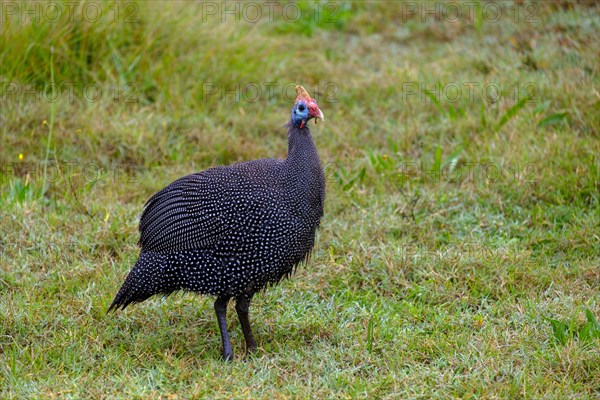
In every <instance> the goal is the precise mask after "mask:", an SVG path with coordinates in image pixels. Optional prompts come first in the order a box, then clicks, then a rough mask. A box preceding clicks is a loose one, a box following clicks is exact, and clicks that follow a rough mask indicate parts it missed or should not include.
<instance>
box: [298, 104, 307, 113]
mask: <svg viewBox="0 0 600 400" xmlns="http://www.w3.org/2000/svg"><path fill="white" fill-rule="evenodd" d="M305 109H306V107H304V105H302V104H300V105H299V106H298V110H299V111H304V110H305Z"/></svg>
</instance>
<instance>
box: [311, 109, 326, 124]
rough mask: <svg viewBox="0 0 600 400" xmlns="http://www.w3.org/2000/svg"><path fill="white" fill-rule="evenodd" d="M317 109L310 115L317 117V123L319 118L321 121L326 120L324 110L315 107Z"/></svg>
mask: <svg viewBox="0 0 600 400" xmlns="http://www.w3.org/2000/svg"><path fill="white" fill-rule="evenodd" d="M315 108H316V110H313V111H312V112H311V113H310V116H311V117H313V118H314V119H315V125H316V124H317V120H319V119H321V121H325V116H323V112H322V111H321V110H319V107H315Z"/></svg>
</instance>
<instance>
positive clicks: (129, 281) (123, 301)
mask: <svg viewBox="0 0 600 400" xmlns="http://www.w3.org/2000/svg"><path fill="white" fill-rule="evenodd" d="M169 264H170V263H169V258H168V256H166V255H163V254H158V253H151V252H147V253H141V254H140V257H139V259H138V260H137V262H136V263H135V265H134V266H133V268H132V269H131V271H130V272H129V275H127V278H126V279H125V283H123V286H121V289H119V292H118V293H117V295H116V296H115V299H114V300H113V302H112V304H111V305H110V307H109V308H108V311H107V312H110V311H113V310H114V311H116V310H118V309H119V308H120V309H122V310H123V309H125V307H127V306H128V305H129V304H132V303H139V302H142V301H144V300H146V299H147V298H149V297H150V296H153V295H155V294H159V293H162V294H164V295H168V294H170V293H172V292H173V291H175V290H177V288H176V287H171V285H169V284H168V282H167V281H168V280H165V279H164V278H163V277H164V271H165V269H166V268H169Z"/></svg>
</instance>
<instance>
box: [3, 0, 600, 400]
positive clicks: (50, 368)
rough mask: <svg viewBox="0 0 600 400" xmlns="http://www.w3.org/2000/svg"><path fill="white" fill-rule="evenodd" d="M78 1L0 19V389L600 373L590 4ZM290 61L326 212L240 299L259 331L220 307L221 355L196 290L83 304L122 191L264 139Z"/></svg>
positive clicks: (113, 287) (285, 103)
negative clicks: (263, 281) (247, 13)
mask: <svg viewBox="0 0 600 400" xmlns="http://www.w3.org/2000/svg"><path fill="white" fill-rule="evenodd" d="M19 4H20V3H19ZM86 4H99V3H94V2H85V3H80V4H79V5H78V6H77V7H76V8H75V17H74V18H72V20H70V21H62V22H60V23H50V22H48V21H44V20H43V19H42V20H41V21H40V22H37V23H36V22H31V21H28V20H26V21H25V22H22V21H21V20H20V19H19V18H18V17H14V16H9V17H8V20H7V21H6V22H4V23H3V24H2V25H0V29H2V34H1V35H0V49H1V50H0V81H1V82H2V85H3V87H2V88H1V89H2V93H0V95H2V98H1V109H0V163H1V164H0V165H1V166H2V169H1V170H0V210H1V211H0V215H1V218H0V397H2V398H23V399H25V398H56V397H58V398H77V399H78V398H128V399H129V398H165V399H175V398H274V399H279V398H281V399H283V398H336V399H337V398H388V399H395V398H440V399H441V398H443V399H445V398H527V399H529V398H536V399H537V398H548V399H558V398H578V399H579V398H581V399H584V398H585V399H587V398H597V397H599V396H600V339H599V338H598V324H597V320H598V319H600V298H599V288H600V267H599V266H600V236H599V235H600V204H599V195H598V193H599V192H600V159H599V156H598V154H600V96H599V95H598V93H599V92H600V75H599V73H600V71H599V65H598V59H599V57H600V48H599V46H598V41H597V34H598V31H599V30H600V22H599V21H600V12H599V8H598V7H597V6H595V5H594V3H593V2H591V3H590V2H580V3H577V4H576V3H570V2H566V1H561V2H554V3H551V2H540V3H534V5H533V8H532V10H533V11H534V17H535V21H536V22H524V21H523V20H521V21H516V22H515V20H514V18H513V15H512V14H511V15H509V14H506V15H503V16H502V18H501V19H500V20H499V21H497V22H490V21H487V20H485V19H484V18H483V16H482V15H483V14H482V13H481V12H480V11H481V9H478V10H479V11H478V12H477V13H475V14H474V15H475V16H474V19H473V20H472V21H471V20H468V19H467V18H463V19H462V20H459V21H457V22H455V23H448V21H445V22H444V21H442V22H438V23H436V22H434V21H432V20H431V19H429V20H427V21H425V22H423V21H422V20H421V19H420V16H418V15H417V16H415V15H409V14H407V10H406V8H403V7H402V6H401V4H400V3H391V2H369V3H357V2H352V3H343V4H342V3H332V4H334V5H335V6H336V7H337V8H335V11H336V15H337V17H339V18H337V17H336V20H335V21H334V22H332V23H329V22H327V21H324V20H318V21H314V19H311V18H312V17H311V16H310V14H306V13H304V14H303V17H302V18H301V19H299V20H297V21H293V22H290V21H286V20H285V19H283V18H281V14H275V18H274V19H273V20H272V21H270V20H269V19H268V18H266V16H265V17H264V18H263V19H262V20H261V21H260V22H257V23H247V22H244V21H243V18H242V20H241V21H240V22H239V23H236V22H235V20H234V17H230V18H229V19H228V20H227V21H226V22H225V23H222V22H221V20H220V14H219V15H217V17H208V18H206V13H205V12H203V9H202V7H201V6H200V5H194V4H192V3H188V2H181V3H167V2H159V1H155V2H147V3H144V2H139V3H120V4H121V7H124V4H128V5H129V7H131V8H130V9H127V10H125V9H123V8H121V14H119V18H118V20H117V21H114V19H115V16H114V13H110V14H105V15H104V17H103V18H101V19H99V20H98V21H96V22H92V21H86V20H85V19H83V18H81V13H82V12H83V11H82V10H83V8H84V7H85V6H86ZM104 4H105V5H104V7H105V8H104V10H106V9H107V7H111V6H112V7H118V6H116V4H117V3H104ZM215 4H217V5H219V4H220V2H217V3H215ZM437 4H442V3H437ZM502 4H506V5H510V4H512V3H508V2H507V3H502ZM527 4H529V3H526V4H524V5H522V6H523V7H524V6H526V5H527ZM321 6H322V7H325V6H326V3H325V2H322V3H321ZM300 7H302V10H304V11H306V10H310V9H311V7H314V5H313V3H312V2H300ZM277 10H279V11H281V10H280V9H279V8H277ZM204 11H206V10H204ZM131 12H132V13H133V14H132V15H130V14H129V13H131ZM524 13H525V12H524ZM521 15H523V14H521ZM126 16H129V17H131V18H133V19H134V20H135V22H127V21H128V20H127V21H126V20H125V19H126ZM26 19H27V18H26ZM52 80H54V82H55V85H58V87H59V88H60V87H61V86H60V85H62V88H63V89H62V92H61V93H62V96H61V97H60V99H59V100H58V101H56V102H50V101H48V98H49V97H48V96H49V95H50V94H51V93H52V85H50V83H51V82H52ZM264 82H277V83H278V84H279V86H278V89H276V90H275V91H274V94H273V96H272V97H270V96H267V95H266V94H265V93H264V92H263V95H262V96H260V97H259V98H258V99H257V100H256V101H250V100H249V97H251V96H250V95H249V94H248V93H246V95H245V96H244V95H243V94H244V93H243V92H242V95H241V96H240V99H239V101H236V99H235V98H234V96H233V95H231V94H230V95H228V96H225V99H224V100H225V101H221V99H220V96H218V95H214V94H211V92H210V91H207V88H209V86H207V85H206V84H207V83H209V84H213V85H216V86H217V87H218V88H221V89H227V88H229V89H231V88H235V84H240V88H241V89H242V88H246V87H247V86H244V85H247V84H250V83H258V84H259V85H262V87H263V88H264ZM294 82H298V83H301V84H303V85H304V86H305V87H306V88H307V89H308V90H309V92H310V93H311V94H313V93H314V94H315V96H317V97H318V98H320V101H319V104H320V108H321V109H322V110H323V112H324V114H325V115H326V122H325V123H324V124H319V125H317V126H316V127H315V128H313V133H314V137H315V141H316V143H317V147H318V148H319V152H320V154H321V158H322V160H323V163H324V164H326V167H327V177H328V180H327V183H328V188H327V201H326V210H325V217H324V219H323V221H322V227H321V229H320V231H319V234H318V242H317V243H318V244H317V246H316V249H315V253H314V255H313V257H312V259H311V260H310V262H309V263H308V265H303V266H301V267H299V268H298V271H297V273H296V274H295V276H294V277H293V278H292V279H291V280H288V281H285V282H283V283H282V284H281V285H279V286H277V287H275V288H272V289H269V290H268V291H266V292H265V293H261V294H260V295H258V296H257V297H256V298H255V301H254V303H253V306H252V308H251V321H252V324H253V328H254V331H255V335H256V337H257V340H258V343H259V347H260V348H259V351H258V353H257V354H256V355H253V356H251V357H249V358H247V359H245V360H244V359H242V357H241V355H242V353H243V336H242V333H241V329H240V327H239V324H238V322H237V318H236V317H235V312H234V311H233V310H232V309H230V313H229V316H228V320H229V326H230V332H231V334H232V344H233V346H234V353H235V354H236V355H237V356H238V357H237V358H236V360H235V361H234V362H233V363H231V364H226V363H223V362H221V361H220V338H219V334H218V328H217V324H216V318H215V317H214V312H213V307H212V300H211V299H209V298H206V297H198V296H194V295H191V294H185V295H182V294H177V295H173V296H171V297H170V298H168V299H166V300H164V299H161V298H155V299H152V300H149V301H147V302H145V303H143V304H141V305H137V306H134V307H131V308H129V309H127V310H126V311H125V312H121V313H118V314H110V315H106V314H105V313H106V310H107V308H108V305H109V304H110V302H111V301H112V298H113V296H114V294H115V293H116V291H117V290H118V288H119V287H120V284H121V283H122V281H123V279H124V278H125V276H126V274H127V272H128V271H129V269H130V268H131V266H132V265H133V263H134V262H135V260H136V257H137V254H138V249H137V247H136V245H135V243H136V241H137V238H138V233H137V221H138V218H139V215H140V213H141V210H142V206H143V203H144V201H145V200H146V199H147V198H148V197H149V196H150V195H151V194H153V193H154V192H155V191H157V190H159V189H160V188H162V187H163V186H164V185H166V184H168V183H169V182H171V181H172V180H174V179H176V178H177V177H180V176H182V175H184V174H187V173H191V172H193V171H197V170H200V169H203V168H206V167H208V166H211V165H223V164H229V163H232V162H236V161H242V160H248V159H254V158H261V157H284V156H285V152H286V137H285V129H284V128H283V124H284V123H285V122H287V119H288V114H289V110H290V107H291V101H290V99H289V96H288V97H286V96H285V95H284V93H282V91H281V88H282V87H283V86H285V85H287V84H293V83H294ZM466 83H468V84H470V85H474V84H476V85H475V86H473V87H474V88H475V91H474V96H473V98H469V92H468V90H469V89H468V86H466ZM9 84H10V85H12V86H9ZM436 84H437V85H439V87H440V88H442V89H441V90H442V94H444V93H446V96H439V95H438V94H436V92H435V88H436ZM454 84H456V85H458V87H459V88H461V89H460V91H461V93H462V97H461V98H460V99H458V100H456V101H453V100H452V99H453V98H454V97H452V96H453V95H452V92H451V91H450V90H451V89H452V86H453V85H454ZM486 84H487V85H492V84H493V85H497V86H494V88H496V87H500V92H499V94H498V93H495V92H491V93H492V95H491V97H494V99H495V101H490V99H489V98H487V97H485V96H484V95H483V94H482V92H481V88H483V87H484V86H485V85H486ZM94 85H98V86H97V87H100V88H101V89H100V91H99V92H98V93H99V94H98V95H97V96H95V95H94V96H92V95H91V94H90V93H92V92H88V93H87V98H86V90H88V91H90V90H92V89H94V87H96V86H94ZM421 85H424V86H423V87H421ZM68 87H72V88H73V93H72V95H71V97H70V98H69V94H68V93H67V92H68V91H67V89H65V88H68ZM455 87H456V86H455ZM490 87H491V86H490ZM15 88H17V89H18V90H17V92H18V93H14V89H15ZM90 88H91V89H90ZM415 88H416V90H415V91H413V89H415ZM478 88H479V89H478ZM444 90H447V92H444ZM494 90H495V89H494ZM26 91H28V92H27V93H33V95H32V94H29V95H25V92H26ZM29 91H30V92H29ZM43 93H46V94H45V95H43ZM92 94H93V93H92ZM92 98H93V99H92ZM130 100H135V101H134V102H131V101H130ZM50 129H51V130H52V131H50ZM19 154H23V160H19ZM45 160H48V162H49V164H48V163H45V162H44V161H45ZM44 171H45V172H44ZM44 175H45V176H46V177H47V178H46V179H44V178H43V177H44Z"/></svg>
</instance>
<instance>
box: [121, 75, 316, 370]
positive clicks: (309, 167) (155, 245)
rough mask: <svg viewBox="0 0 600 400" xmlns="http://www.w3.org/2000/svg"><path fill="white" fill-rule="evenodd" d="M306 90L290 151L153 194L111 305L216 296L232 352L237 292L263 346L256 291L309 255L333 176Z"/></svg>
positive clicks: (250, 341)
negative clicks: (179, 294) (251, 311)
mask: <svg viewBox="0 0 600 400" xmlns="http://www.w3.org/2000/svg"><path fill="white" fill-rule="evenodd" d="M296 94H297V98H296V102H295V104H294V106H293V108H292V116H291V120H290V122H289V123H288V125H287V128H288V157H287V159H285V160H276V159H262V160H254V161H248V162H243V163H239V164H234V165H230V166H226V167H214V168H210V169H207V170H205V171H202V172H199V173H196V174H192V175H188V176H186V177H183V178H180V179H178V180H176V181H175V182H173V183H171V184H170V185H169V186H167V187H165V188H164V189H162V190H161V191H159V192H158V193H156V194H155V195H154V196H152V197H151V198H150V200H148V202H147V203H146V205H145V209H144V212H143V214H142V217H141V219H140V226H139V230H140V240H139V245H140V247H141V253H140V256H139V258H138V260H137V262H136V264H135V265H134V267H133V269H132V270H131V272H130V273H129V275H128V276H127V278H126V279H125V283H124V284H123V286H122V287H121V289H120V290H119V292H118V293H117V295H116V297H115V299H114V301H113V302H112V304H111V306H110V308H109V311H110V310H117V309H119V308H123V309H124V308H125V307H127V305H128V304H130V303H137V302H141V301H144V300H146V299H147V298H149V297H150V296H152V295H155V294H162V295H165V296H166V295H168V294H170V293H172V292H174V291H177V290H184V291H193V292H196V293H201V294H207V295H213V296H216V297H217V299H216V301H215V305H214V306H215V312H216V314H217V320H218V325H219V329H220V331H221V339H222V342H223V358H224V359H226V360H230V359H232V358H233V352H232V350H231V344H230V342H229V334H228V332H227V323H226V319H225V316H226V310H227V304H228V302H229V300H230V299H231V298H235V300H236V306H235V309H236V311H237V314H238V317H239V320H240V324H241V326H242V331H243V333H244V338H245V339H246V348H247V350H248V351H253V350H255V349H256V343H255V341H254V337H253V336H252V330H251V328H250V323H249V321H248V308H249V305H250V301H251V299H252V296H253V295H254V294H255V293H257V292H258V291H260V290H261V289H264V288H265V287H267V286H268V285H273V284H276V283H278V282H279V281H280V280H281V279H282V278H284V277H287V276H289V275H290V274H291V273H292V272H293V270H294V268H295V266H296V265H298V264H299V263H300V262H302V261H303V260H305V259H306V258H307V257H308V255H309V254H310V252H311V249H312V248H313V245H314V238H315V231H316V229H317V228H318V226H319V222H320V220H321V217H322V215H323V202H324V201H325V178H324V175H323V168H322V166H321V161H320V160H319V155H318V154H317V149H316V147H315V144H314V142H313V139H312V136H311V134H310V130H309V128H308V124H307V123H308V121H309V120H310V119H311V118H321V119H324V118H323V113H322V112H321V111H320V110H319V107H318V106H317V103H316V101H315V100H314V99H312V98H311V97H310V96H309V95H308V93H307V92H306V90H304V88H303V87H302V86H296ZM315 123H316V120H315Z"/></svg>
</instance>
